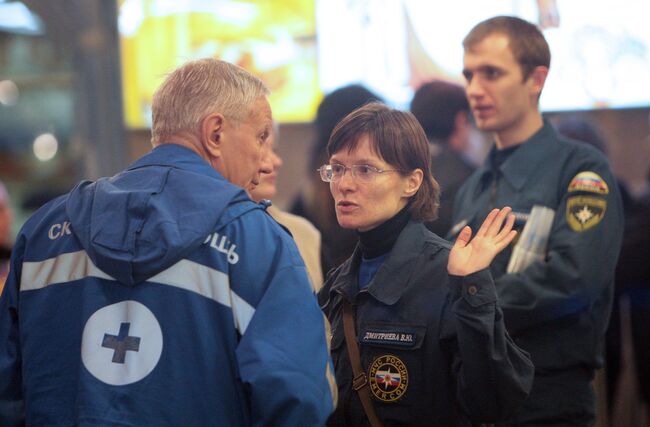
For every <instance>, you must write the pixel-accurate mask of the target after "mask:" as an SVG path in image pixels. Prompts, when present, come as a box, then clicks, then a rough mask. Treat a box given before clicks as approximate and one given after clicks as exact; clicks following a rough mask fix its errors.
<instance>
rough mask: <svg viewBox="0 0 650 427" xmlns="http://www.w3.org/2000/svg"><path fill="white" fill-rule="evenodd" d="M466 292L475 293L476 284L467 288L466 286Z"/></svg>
mask: <svg viewBox="0 0 650 427" xmlns="http://www.w3.org/2000/svg"><path fill="white" fill-rule="evenodd" d="M467 292H468V293H469V294H470V295H476V293H477V292H478V289H476V286H474V285H472V286H470V287H469V288H467Z"/></svg>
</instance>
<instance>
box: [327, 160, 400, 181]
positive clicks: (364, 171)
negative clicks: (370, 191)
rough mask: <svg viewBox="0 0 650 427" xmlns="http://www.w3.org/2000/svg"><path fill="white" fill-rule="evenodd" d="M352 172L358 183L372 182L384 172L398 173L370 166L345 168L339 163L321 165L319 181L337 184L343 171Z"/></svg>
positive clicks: (394, 170) (393, 170) (343, 173)
mask: <svg viewBox="0 0 650 427" xmlns="http://www.w3.org/2000/svg"><path fill="white" fill-rule="evenodd" d="M348 169H349V170H350V171H352V177H353V178H354V179H356V180H357V181H359V182H372V181H373V180H374V179H375V178H376V177H377V176H378V175H380V174H382V173H384V172H400V171H399V170H398V169H379V168H376V167H374V166H370V165H352V166H345V165H342V164H339V163H335V164H333V165H323V166H321V167H320V168H318V169H317V170H318V172H320V179H322V180H323V181H325V182H337V181H339V180H340V179H341V178H343V175H345V171H347V170H348Z"/></svg>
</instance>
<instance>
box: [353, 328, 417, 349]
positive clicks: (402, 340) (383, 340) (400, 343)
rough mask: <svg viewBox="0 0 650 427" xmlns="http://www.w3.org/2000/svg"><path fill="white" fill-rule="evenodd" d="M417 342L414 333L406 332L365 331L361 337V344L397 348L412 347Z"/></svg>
mask: <svg viewBox="0 0 650 427" xmlns="http://www.w3.org/2000/svg"><path fill="white" fill-rule="evenodd" d="M416 342H417V336H416V334H415V332H414V331H408V330H394V331H386V330H382V331H380V330H373V329H366V330H365V331H363V333H362V335H361V343H362V344H375V345H391V346H397V347H413V346H415V343H416Z"/></svg>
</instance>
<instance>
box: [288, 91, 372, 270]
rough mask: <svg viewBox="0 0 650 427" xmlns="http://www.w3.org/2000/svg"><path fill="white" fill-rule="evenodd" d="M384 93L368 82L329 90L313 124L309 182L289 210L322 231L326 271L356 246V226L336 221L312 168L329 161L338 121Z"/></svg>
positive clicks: (326, 195) (332, 206) (323, 189)
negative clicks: (350, 227) (346, 226)
mask: <svg viewBox="0 0 650 427" xmlns="http://www.w3.org/2000/svg"><path fill="white" fill-rule="evenodd" d="M381 100H382V99H381V97H380V96H379V95H377V94H375V93H373V92H371V91H370V90H369V89H367V88H366V87H365V86H362V85H359V84H353V85H349V86H343V87H341V88H338V89H336V90H335V91H333V92H331V93H329V94H327V95H326V96H325V98H323V100H322V101H321V103H320V105H319V106H318V110H317V112H316V120H315V121H314V126H315V128H316V140H315V141H314V144H313V146H312V151H311V158H310V161H309V174H308V176H307V181H306V183H305V184H306V185H305V186H304V187H303V188H302V189H301V192H300V193H299V194H298V196H297V198H296V200H295V201H294V202H293V204H292V206H291V208H290V212H291V213H293V214H295V215H299V216H301V217H303V218H306V219H307V220H308V221H310V222H311V223H312V224H314V226H315V227H316V228H317V229H318V230H319V231H320V233H321V237H322V251H321V252H322V253H321V265H322V271H323V273H325V274H327V272H328V271H329V270H330V269H332V268H333V267H336V266H338V265H339V264H341V263H342V262H343V261H344V260H345V259H347V258H348V257H349V256H350V255H351V254H352V251H353V250H354V246H355V245H356V242H357V236H356V233H355V232H354V230H346V229H343V228H341V227H340V226H339V224H338V222H337V221H336V212H335V210H334V203H333V202H332V197H331V195H330V193H329V189H328V187H327V185H325V184H323V182H322V181H321V180H320V178H319V177H318V174H314V173H313V172H314V171H315V170H316V169H318V168H319V167H320V166H321V165H322V164H324V163H327V161H328V157H327V141H329V137H330V135H331V133H332V130H333V129H334V127H335V126H336V124H337V123H338V122H339V121H340V120H341V119H342V118H343V117H345V116H347V115H348V114H349V113H351V112H352V111H354V110H355V109H357V108H358V107H361V106H362V105H364V104H366V103H368V102H370V101H381Z"/></svg>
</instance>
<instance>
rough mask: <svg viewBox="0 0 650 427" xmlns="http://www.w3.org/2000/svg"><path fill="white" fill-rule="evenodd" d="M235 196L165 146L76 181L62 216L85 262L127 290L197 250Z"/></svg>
mask: <svg viewBox="0 0 650 427" xmlns="http://www.w3.org/2000/svg"><path fill="white" fill-rule="evenodd" d="M235 199H241V200H248V196H247V195H246V193H245V192H244V191H243V190H242V189H241V188H239V187H236V186H234V185H233V184H231V183H229V182H228V181H227V180H226V179H225V178H223V177H222V176H221V175H220V174H219V173H218V172H217V171H215V170H214V169H212V167H211V166H210V165H209V164H208V163H207V162H205V161H204V160H203V159H202V158H201V157H199V156H198V155H197V154H196V153H194V152H193V151H191V150H189V149H187V148H184V147H181V146H179V145H172V144H168V145H161V146H159V147H156V148H155V149H154V150H152V151H151V152H150V153H149V154H147V155H145V156H144V157H142V158H141V159H139V160H138V161H136V162H135V163H134V164H133V165H131V166H130V167H129V168H127V169H126V170H125V171H123V172H121V173H119V174H117V175H115V176H114V177H111V178H102V179H99V180H97V181H95V182H90V181H85V182H81V183H80V184H78V185H77V186H76V187H75V188H74V189H73V190H72V191H71V192H70V194H69V197H68V200H67V202H66V211H67V214H68V216H69V218H70V224H71V228H72V231H73V233H74V234H75V235H76V237H77V238H78V239H79V241H80V242H81V244H82V246H83V247H84V249H85V250H86V252H87V253H88V256H89V257H90V259H91V260H92V261H93V263H94V264H95V265H96V266H97V267H99V268H100V269H101V270H102V271H104V272H105V273H107V274H109V275H110V276H112V277H114V278H115V279H116V280H118V281H120V282H121V283H123V284H126V285H131V286H133V285H136V284H138V283H141V282H143V281H145V280H146V279H148V278H150V277H151V276H154V275H155V274H157V273H159V272H161V271H163V270H165V269H167V268H168V267H170V266H172V265H173V264H175V263H176V262H177V261H179V260H180V259H182V258H184V257H186V256H187V255H188V254H189V253H191V252H192V251H193V250H195V249H196V248H197V247H198V246H200V245H201V244H202V243H203V242H204V241H205V239H206V238H207V236H208V235H209V234H210V233H212V232H213V231H214V230H215V227H216V225H217V222H218V221H219V218H220V217H221V215H222V214H223V212H224V210H225V208H226V207H227V206H228V205H229V204H230V203H231V202H232V201H234V200H235Z"/></svg>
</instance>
